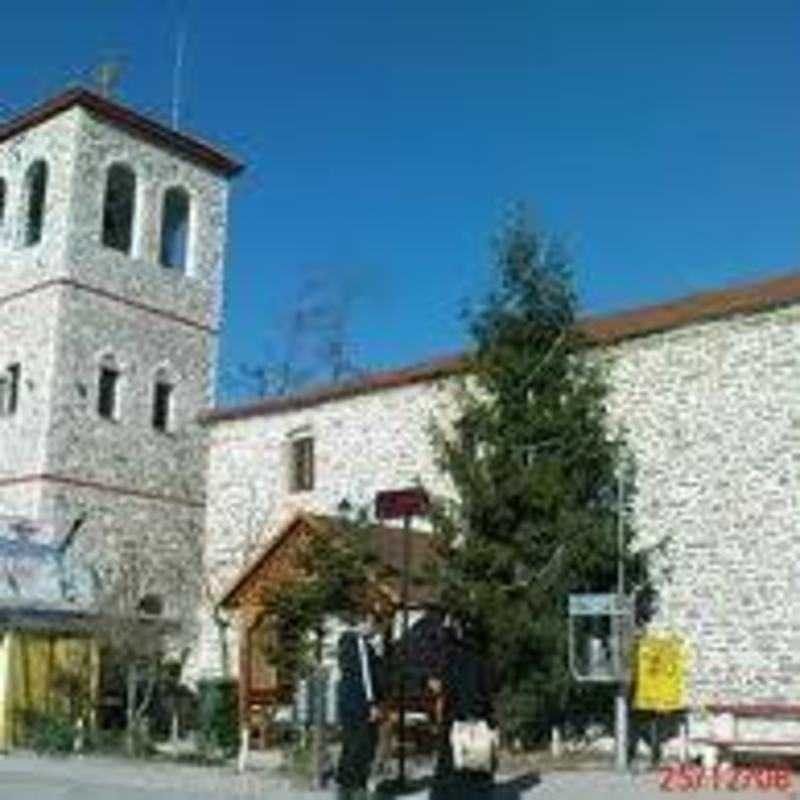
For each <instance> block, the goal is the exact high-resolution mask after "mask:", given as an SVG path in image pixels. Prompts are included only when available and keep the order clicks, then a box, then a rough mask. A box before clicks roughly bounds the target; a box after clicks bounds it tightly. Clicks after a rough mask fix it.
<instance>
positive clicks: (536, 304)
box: [433, 212, 644, 742]
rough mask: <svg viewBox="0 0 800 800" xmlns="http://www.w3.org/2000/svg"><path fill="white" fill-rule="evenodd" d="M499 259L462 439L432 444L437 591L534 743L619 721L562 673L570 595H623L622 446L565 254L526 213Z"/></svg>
mask: <svg viewBox="0 0 800 800" xmlns="http://www.w3.org/2000/svg"><path fill="white" fill-rule="evenodd" d="M495 252H496V267H497V275H496V279H497V285H496V288H495V289H494V290H493V291H492V292H491V293H490V294H489V296H488V298H487V300H486V302H485V304H484V305H483V306H482V307H481V308H479V309H478V310H477V311H476V312H473V313H472V314H470V315H469V316H468V320H469V330H470V334H471V338H472V348H471V349H470V352H469V354H468V356H467V368H466V370H465V372H464V374H463V376H462V377H461V379H460V380H461V391H460V392H459V414H458V419H457V422H456V425H455V431H453V430H445V429H444V428H439V429H436V430H435V431H434V442H435V445H436V448H437V453H438V456H439V465H440V467H441V468H442V469H443V470H444V472H445V473H446V474H447V475H448V476H449V478H450V479H451V480H452V483H453V486H454V488H455V495H456V498H457V500H456V501H455V502H454V503H450V504H446V505H439V506H438V507H436V509H435V510H434V514H433V522H434V529H435V535H436V536H437V539H438V544H439V546H440V548H441V550H442V551H443V552H444V553H445V554H446V558H444V559H443V560H442V562H441V563H440V565H439V567H438V568H437V569H436V574H435V581H436V584H437V586H438V589H439V592H440V595H441V600H442V603H443V606H444V608H445V609H447V610H448V611H449V612H450V613H451V614H453V615H454V616H455V617H456V618H460V619H461V620H463V621H465V622H468V623H470V624H472V625H473V626H474V627H476V628H477V629H478V630H480V631H482V632H483V634H484V635H485V637H486V643H487V654H488V655H489V656H490V658H491V662H492V665H493V668H494V672H495V676H496V680H497V688H498V697H497V700H498V710H499V712H500V714H499V716H500V719H501V725H502V726H503V729H504V733H505V734H506V735H510V736H512V737H514V738H521V739H522V740H523V741H525V742H531V741H534V740H537V739H540V738H542V737H543V736H545V735H546V734H547V733H549V729H550V726H551V725H553V724H562V723H564V722H570V721H573V722H579V721H580V720H581V719H584V720H585V719H586V717H587V715H588V716H590V717H591V716H593V715H594V714H604V713H607V712H610V711H611V709H612V705H613V703H612V700H611V691H613V689H612V687H609V686H599V687H598V686H587V685H577V684H576V683H575V682H574V680H573V679H572V678H571V676H570V674H569V667H568V652H567V650H568V635H567V631H568V629H567V597H568V595H569V594H570V593H571V592H610V591H615V590H616V565H617V472H616V471H617V467H618V463H619V462H620V461H621V455H622V453H623V442H622V441H621V439H620V438H619V436H618V435H617V432H615V431H612V430H609V427H608V424H607V420H606V413H605V398H606V395H607V391H608V389H607V385H606V382H605V380H604V375H603V367H602V358H601V353H600V351H599V350H598V349H597V348H593V347H592V346H591V344H590V343H589V342H588V341H587V340H586V339H585V337H584V336H582V335H581V333H580V331H579V329H578V328H577V327H576V307H577V300H576V295H575V291H574V289H573V284H572V276H571V271H570V265H569V263H568V259H567V258H566V257H565V252H564V250H563V248H560V247H559V246H558V245H557V244H554V243H549V242H546V241H544V240H543V238H542V237H541V236H540V235H539V234H538V233H537V232H536V231H535V229H534V228H533V226H532V225H531V224H530V223H529V222H528V221H527V218H526V216H525V215H524V214H523V213H522V212H520V213H517V214H515V215H514V217H513V218H512V220H511V222H510V224H509V225H508V226H507V228H506V230H505V231H504V232H503V234H502V235H501V236H500V237H499V239H498V241H497V243H496V250H495ZM628 483H629V484H630V480H628ZM630 490H631V486H630V485H629V486H628V492H627V494H628V499H630V496H631V495H630ZM632 534H633V531H632V529H631V526H630V524H629V523H628V521H626V522H625V528H624V541H625V553H626V561H627V564H626V567H627V575H628V577H629V580H628V582H627V583H628V585H627V590H630V588H631V586H633V585H634V584H635V583H642V582H643V581H644V565H643V562H642V560H641V559H639V558H637V557H633V556H631V555H629V553H630V548H629V545H630V542H631V537H632ZM595 718H596V717H595Z"/></svg>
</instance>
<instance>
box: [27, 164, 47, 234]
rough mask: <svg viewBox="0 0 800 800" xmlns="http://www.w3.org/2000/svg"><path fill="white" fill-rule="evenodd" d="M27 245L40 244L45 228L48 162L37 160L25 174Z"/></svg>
mask: <svg viewBox="0 0 800 800" xmlns="http://www.w3.org/2000/svg"><path fill="white" fill-rule="evenodd" d="M25 198H26V204H27V209H26V214H25V238H24V242H25V246H26V247H30V246H31V245H34V244H38V243H39V242H40V241H41V239H42V230H43V228H44V213H45V201H46V199H47V164H46V163H45V162H44V161H35V162H34V163H33V164H31V166H30V167H29V168H28V174H27V175H26V176H25Z"/></svg>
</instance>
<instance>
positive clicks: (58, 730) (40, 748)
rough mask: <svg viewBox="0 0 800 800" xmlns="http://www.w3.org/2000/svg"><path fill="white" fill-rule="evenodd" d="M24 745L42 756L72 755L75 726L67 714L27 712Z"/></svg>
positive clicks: (24, 716) (25, 715)
mask: <svg viewBox="0 0 800 800" xmlns="http://www.w3.org/2000/svg"><path fill="white" fill-rule="evenodd" d="M23 724H24V731H25V735H24V743H25V744H26V745H27V746H28V747H31V748H33V750H34V751H36V752H37V753H39V754H40V755H51V754H55V753H71V752H72V750H73V745H74V741H75V725H74V724H73V723H72V721H71V720H70V718H69V717H68V716H67V715H66V714H60V713H58V712H47V711H27V712H25V713H24V715H23Z"/></svg>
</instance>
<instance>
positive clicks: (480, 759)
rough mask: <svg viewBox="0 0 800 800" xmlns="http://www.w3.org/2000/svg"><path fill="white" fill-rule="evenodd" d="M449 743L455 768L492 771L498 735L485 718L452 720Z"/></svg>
mask: <svg viewBox="0 0 800 800" xmlns="http://www.w3.org/2000/svg"><path fill="white" fill-rule="evenodd" d="M450 745H451V746H452V748H453V766H454V767H455V769H457V770H468V771H475V772H494V768H495V757H496V752H497V746H498V735H497V731H493V730H492V729H491V728H490V727H489V725H488V724H487V723H486V720H483V719H482V720H475V721H470V722H458V721H456V722H454V723H453V729H452V730H451V731H450Z"/></svg>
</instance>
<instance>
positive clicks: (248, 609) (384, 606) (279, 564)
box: [220, 512, 435, 718]
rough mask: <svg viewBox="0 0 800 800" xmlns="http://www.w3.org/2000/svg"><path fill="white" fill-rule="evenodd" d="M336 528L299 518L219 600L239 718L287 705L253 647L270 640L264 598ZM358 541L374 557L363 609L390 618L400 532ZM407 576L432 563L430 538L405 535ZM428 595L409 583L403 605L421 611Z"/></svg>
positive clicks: (331, 522)
mask: <svg viewBox="0 0 800 800" xmlns="http://www.w3.org/2000/svg"><path fill="white" fill-rule="evenodd" d="M341 526H342V523H341V521H340V520H338V519H336V518H335V517H329V516H325V515H321V514H311V513H305V512H301V513H299V514H297V515H296V516H295V517H294V518H293V519H292V520H291V522H289V523H288V525H286V526H285V527H284V528H283V529H282V530H281V531H280V532H279V534H278V535H277V536H276V537H275V538H274V539H273V540H272V541H271V542H270V543H269V544H268V545H267V546H266V548H265V549H264V550H263V551H262V552H261V553H260V554H259V555H258V556H257V557H256V558H255V559H254V560H253V561H252V563H251V564H250V565H249V566H248V567H247V568H246V569H245V570H244V571H243V572H242V573H241V575H240V576H239V577H238V578H237V579H236V581H235V582H234V583H233V585H232V586H231V587H230V589H228V591H227V592H226V593H225V594H224V596H223V597H222V599H221V600H220V606H221V607H222V608H225V609H228V610H230V611H233V612H235V614H236V617H237V620H236V622H237V628H238V632H239V702H240V708H241V711H242V714H243V718H247V717H248V716H249V714H250V712H251V710H252V708H253V707H261V708H270V707H272V708H274V707H275V706H276V705H279V704H282V703H285V702H288V701H289V700H290V699H291V696H292V691H293V687H291V686H287V685H280V683H279V680H278V675H277V671H276V670H275V668H274V667H273V666H272V665H270V664H268V663H267V662H266V658H265V655H264V648H263V646H259V641H263V640H264V638H265V637H268V636H270V635H274V634H273V633H272V631H271V628H270V625H269V620H268V619H266V618H265V612H264V597H265V595H266V594H267V593H268V592H274V591H280V586H281V584H284V583H286V582H287V581H289V580H291V579H292V578H294V577H296V575H297V574H298V566H297V556H298V555H299V553H300V550H301V548H302V547H303V545H304V543H305V542H307V541H308V540H309V538H310V537H314V536H336V535H337V533H338V532H341V530H342V528H341ZM364 535H365V536H366V537H369V539H370V541H371V545H372V546H371V549H372V552H373V553H374V555H375V557H376V562H377V563H376V566H375V574H374V579H373V581H372V583H371V585H370V586H369V587H368V603H369V606H370V608H371V609H372V610H374V611H375V612H376V613H377V615H378V616H379V617H383V618H387V619H388V618H390V617H391V615H392V614H393V613H394V612H395V611H396V610H397V609H398V608H399V606H400V602H401V575H402V568H403V547H404V543H403V537H404V532H403V530H402V529H401V528H391V527H387V526H383V525H370V526H367V527H365V528H364ZM409 537H410V548H409V550H410V566H411V570H410V571H411V574H412V575H414V574H415V573H418V571H419V569H420V568H421V567H422V566H423V565H424V564H425V563H426V562H428V561H430V559H432V558H434V557H435V551H434V547H433V539H432V537H431V535H430V534H427V533H422V532H419V531H411V532H410V534H409ZM430 600H431V595H430V591H429V590H428V589H426V587H424V586H421V585H420V584H419V582H418V581H414V580H412V581H410V583H409V605H410V606H411V607H417V608H419V607H423V606H426V605H428V603H429V602H430Z"/></svg>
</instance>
